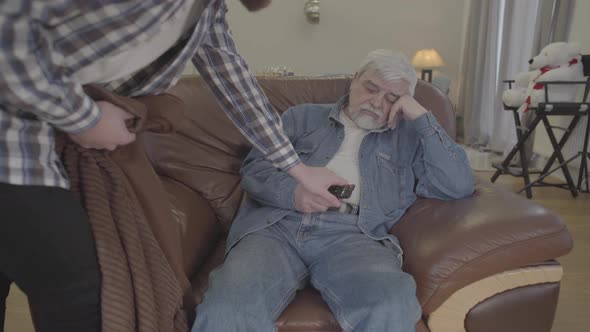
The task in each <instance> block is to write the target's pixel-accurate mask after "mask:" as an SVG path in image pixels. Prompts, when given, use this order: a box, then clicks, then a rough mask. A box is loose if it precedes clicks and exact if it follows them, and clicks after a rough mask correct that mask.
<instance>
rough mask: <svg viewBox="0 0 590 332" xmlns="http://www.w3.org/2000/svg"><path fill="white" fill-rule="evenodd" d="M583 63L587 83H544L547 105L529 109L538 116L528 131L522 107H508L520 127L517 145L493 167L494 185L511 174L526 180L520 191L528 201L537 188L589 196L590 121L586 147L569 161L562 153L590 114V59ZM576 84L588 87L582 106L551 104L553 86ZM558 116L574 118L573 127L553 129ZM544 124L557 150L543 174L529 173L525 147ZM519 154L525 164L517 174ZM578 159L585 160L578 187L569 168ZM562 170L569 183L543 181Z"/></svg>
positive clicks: (571, 125)
mask: <svg viewBox="0 0 590 332" xmlns="http://www.w3.org/2000/svg"><path fill="white" fill-rule="evenodd" d="M582 63H583V66H584V76H587V77H588V78H587V79H586V80H585V81H579V82H572V81H565V82H564V81H559V82H543V83H542V84H543V85H544V87H543V89H544V92H545V102H544V103H539V105H538V106H537V107H530V108H529V111H530V112H535V118H534V119H533V121H532V122H531V123H530V125H528V126H526V127H523V126H522V125H521V122H520V117H519V115H518V112H517V110H518V107H509V106H506V105H504V109H505V110H507V111H512V113H513V115H514V122H515V124H516V137H517V143H516V145H515V146H514V148H512V150H511V151H510V153H509V154H508V155H507V156H506V158H505V159H504V160H503V161H502V163H500V164H494V165H493V166H494V168H496V172H495V173H494V175H493V176H492V179H491V181H492V182H495V181H496V179H498V177H499V176H500V175H503V174H510V175H512V176H517V177H523V178H524V184H525V186H524V187H523V188H522V189H520V190H519V192H522V191H526V196H527V198H531V197H532V196H533V194H532V190H531V188H532V187H534V186H543V187H546V186H551V187H558V188H563V189H568V190H569V191H570V192H571V193H572V196H574V197H576V196H577V195H578V192H585V193H588V192H590V188H589V186H590V184H589V177H588V166H589V165H588V160H590V153H589V152H588V143H589V142H588V140H589V135H590V120H588V121H586V127H585V132H584V144H583V148H582V151H579V152H578V153H577V154H576V155H575V156H573V157H571V158H569V159H568V160H565V158H564V157H563V154H562V153H561V150H562V149H563V147H564V146H565V144H566V143H567V140H568V139H569V137H570V135H571V134H572V132H573V130H574V129H575V127H576V125H577V124H578V122H579V121H580V119H581V118H582V117H588V114H589V112H590V103H589V102H588V93H589V91H590V55H584V56H582ZM504 82H506V83H508V87H509V89H511V88H512V83H513V82H514V81H513V80H508V81H504ZM572 84H573V85H581V86H582V85H583V86H584V87H585V88H584V96H583V98H582V102H579V103H576V102H551V101H550V100H549V89H550V86H552V85H572ZM556 115H559V116H564V115H565V116H572V117H573V118H572V120H571V121H570V124H569V125H568V127H567V128H563V127H558V126H552V125H551V124H550V123H549V118H548V117H550V116H556ZM541 122H543V125H544V127H545V130H546V131H547V136H549V140H550V141H551V145H552V146H553V153H552V155H551V157H550V158H549V160H548V161H547V163H546V164H545V167H544V168H543V170H541V171H533V172H531V171H530V170H529V165H528V159H527V156H526V155H525V151H524V144H525V142H526V140H527V139H528V138H529V137H530V135H531V134H532V133H533V131H534V130H535V128H536V127H537V125H538V124H539V123H541ZM554 129H560V130H563V131H564V133H563V136H562V137H561V139H560V140H559V141H558V140H557V138H556V137H555V133H554V132H553V130H554ZM516 153H519V155H520V161H521V162H520V164H521V165H520V166H521V169H520V170H517V169H515V168H514V167H511V166H510V163H511V161H512V159H513V158H514V156H515V155H516ZM578 157H581V158H582V159H581V163H580V171H579V174H578V181H577V184H574V180H573V178H572V176H571V173H570V171H569V168H568V164H569V163H570V162H572V161H574V160H576V159H577V158H578ZM556 160H558V161H559V165H557V166H556V167H555V168H553V169H552V168H551V167H552V166H553V164H554V163H555V161H556ZM559 169H561V170H562V171H563V174H564V176H565V180H566V182H565V183H557V184H555V183H546V182H544V181H543V180H544V179H545V178H546V177H547V176H549V175H551V174H552V173H554V172H555V171H557V170H559ZM535 173H536V174H539V177H538V178H537V179H536V180H535V181H531V180H530V174H535ZM583 184H585V188H584V186H583Z"/></svg>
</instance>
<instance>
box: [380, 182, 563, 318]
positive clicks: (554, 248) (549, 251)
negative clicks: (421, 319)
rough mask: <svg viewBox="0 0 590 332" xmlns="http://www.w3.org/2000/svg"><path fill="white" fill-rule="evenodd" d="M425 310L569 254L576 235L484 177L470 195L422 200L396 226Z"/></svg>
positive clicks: (407, 267)
mask: <svg viewBox="0 0 590 332" xmlns="http://www.w3.org/2000/svg"><path fill="white" fill-rule="evenodd" d="M392 233H393V234H395V235H396V236H397V237H398V238H399V240H400V243H401V246H402V248H404V255H405V258H404V270H405V271H406V272H408V273H410V274H411V275H412V276H413V277H414V278H415V280H416V284H417V296H418V299H419V301H420V303H421V305H422V309H423V312H424V314H425V315H429V314H430V313H432V312H433V311H434V310H435V309H436V308H438V307H439V306H440V305H441V304H442V303H443V302H444V301H445V300H446V299H447V298H448V297H449V296H450V295H451V294H453V293H454V292H455V291H457V290H459V289H461V288H463V287H464V286H466V285H468V284H471V283H473V282H475V281H478V280H480V279H483V278H485V277H488V276H491V275H494V274H497V273H500V272H503V271H507V270H512V269H516V268H519V267H524V266H528V265H530V264H532V263H538V262H544V261H546V260H550V259H553V258H556V257H559V256H562V255H565V254H567V253H568V252H569V251H570V250H571V249H572V246H573V244H572V238H571V235H570V233H569V231H568V230H567V228H566V225H565V223H564V222H563V220H562V219H561V218H560V217H559V216H557V215H556V214H555V213H553V212H550V211H549V210H547V209H545V208H543V207H541V206H539V205H537V204H535V203H533V202H531V201H529V200H527V199H525V198H523V197H521V196H518V195H516V194H514V193H511V192H508V191H505V190H503V189H500V188H499V187H497V186H495V185H492V184H490V183H486V182H484V180H478V182H477V185H476V190H475V193H474V194H473V195H472V196H471V197H469V198H465V199H461V200H455V201H441V200H435V199H419V200H418V201H417V202H416V203H414V205H412V207H410V209H409V210H408V211H407V212H406V214H405V215H404V216H403V217H402V219H401V220H400V221H399V222H398V223H396V225H395V226H394V227H393V229H392Z"/></svg>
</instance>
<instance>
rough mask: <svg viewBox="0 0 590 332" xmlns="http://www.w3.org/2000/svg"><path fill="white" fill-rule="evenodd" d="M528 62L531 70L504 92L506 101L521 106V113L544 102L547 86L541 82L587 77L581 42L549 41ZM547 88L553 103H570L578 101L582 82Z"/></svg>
mask: <svg viewBox="0 0 590 332" xmlns="http://www.w3.org/2000/svg"><path fill="white" fill-rule="evenodd" d="M529 64H530V66H529V68H530V69H531V71H530V72H527V73H520V74H518V76H517V77H516V80H515V83H514V85H513V86H512V89H510V90H506V91H504V94H503V95H502V101H503V102H504V104H506V105H507V106H512V107H519V109H518V110H519V112H527V111H528V108H529V107H536V106H537V105H538V104H539V102H544V101H545V88H544V86H543V84H539V82H548V81H583V80H584V69H583V66H582V56H581V55H580V45H579V44H578V43H565V42H558V43H552V44H549V45H547V46H545V47H544V48H543V50H541V53H540V54H539V55H537V56H536V57H534V58H532V59H530V60H529ZM547 89H548V92H549V101H550V102H567V101H575V98H576V94H577V91H578V89H579V85H575V84H574V85H565V84H564V85H556V84H549V85H548V87H547Z"/></svg>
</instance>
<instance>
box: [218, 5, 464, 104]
mask: <svg viewBox="0 0 590 332" xmlns="http://www.w3.org/2000/svg"><path fill="white" fill-rule="evenodd" d="M227 2H228V7H229V13H228V21H229V24H230V27H231V28H232V31H233V33H234V37H235V40H236V44H237V46H238V50H239V51H240V53H241V54H242V56H244V58H245V59H246V61H247V62H248V64H249V65H250V68H251V70H252V72H256V71H259V70H262V69H264V68H265V67H267V66H287V67H290V68H292V69H293V70H294V71H295V73H296V74H297V75H321V74H335V73H338V74H341V73H347V74H348V73H353V72H354V71H355V70H356V69H357V67H358V65H359V64H360V62H361V61H362V59H363V58H364V56H365V55H366V54H367V53H368V52H369V51H371V50H373V49H377V48H391V49H398V50H401V51H403V52H404V53H405V54H406V55H407V56H408V57H410V58H411V57H412V56H413V55H414V53H415V52H416V51H417V50H418V49H422V48H435V49H437V50H438V51H439V53H440V54H441V56H442V57H443V59H444V60H445V61H446V63H447V66H446V67H444V68H441V72H442V73H443V74H445V75H446V76H449V77H450V78H451V80H452V81H453V82H456V81H457V76H458V72H459V60H460V54H461V42H462V38H461V37H462V25H463V8H464V3H465V0H442V1H440V0H439V1H437V0H413V1H412V0H370V1H367V0H364V1H360V0H321V4H320V6H321V19H320V23H319V24H317V25H313V24H310V23H308V22H307V21H306V18H305V15H304V13H303V8H304V4H305V1H304V0H275V1H273V3H272V4H271V5H270V7H269V8H267V9H265V10H263V11H261V12H258V13H249V12H247V11H246V10H245V9H244V8H243V6H242V5H241V4H240V3H239V1H238V0H228V1H227ZM451 91H452V92H453V94H452V95H454V94H455V93H456V91H454V90H453V89H452V88H451Z"/></svg>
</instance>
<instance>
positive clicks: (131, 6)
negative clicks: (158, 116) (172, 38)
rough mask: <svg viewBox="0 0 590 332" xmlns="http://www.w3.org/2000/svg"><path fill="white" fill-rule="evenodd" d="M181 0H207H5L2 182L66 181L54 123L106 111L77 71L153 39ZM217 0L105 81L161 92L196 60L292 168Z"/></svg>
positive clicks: (241, 124) (127, 89)
mask: <svg viewBox="0 0 590 332" xmlns="http://www.w3.org/2000/svg"><path fill="white" fill-rule="evenodd" d="M183 1H199V0H151V1H145V0H129V1H116V0H104V1H75V0H55V1H46V0H8V1H2V2H0V52H1V53H0V91H1V92H0V182H2V183H11V184H16V185H43V186H59V187H63V188H67V187H68V181H67V178H66V175H65V174H64V172H63V167H62V165H61V162H60V160H59V158H58V156H57V154H56V152H55V148H54V131H55V130H60V131H64V132H68V133H76V132H80V131H83V130H85V129H88V128H91V127H92V126H93V125H95V124H96V123H97V121H98V120H99V119H100V115H101V114H100V110H99V108H98V106H97V105H96V104H95V103H94V102H93V101H92V100H91V99H90V98H89V97H88V96H87V95H86V94H84V92H83V90H82V87H81V85H80V84H79V83H78V82H76V79H75V73H76V71H77V70H79V69H81V68H83V67H85V66H88V65H90V64H92V63H93V62H94V61H96V60H97V59H100V58H102V57H105V56H109V55H111V54H115V52H121V51H125V50H127V49H131V48H132V47H134V46H135V45H138V44H140V43H143V42H146V41H148V40H149V38H150V37H151V36H153V35H154V34H155V33H156V32H157V31H158V27H159V26H160V25H161V23H163V22H165V21H166V20H167V19H169V18H171V17H172V15H174V14H175V12H176V11H177V10H178V9H179V8H181V7H182V5H183ZM203 1H204V0H203ZM209 2H210V3H209V4H208V5H206V6H205V8H204V10H203V12H202V14H201V17H200V18H199V21H198V23H197V24H196V26H195V27H194V29H191V30H190V31H189V32H188V33H187V34H185V35H184V36H183V37H182V38H181V39H180V40H179V42H177V43H176V44H175V45H174V46H173V47H172V48H170V49H169V50H168V51H167V52H165V53H164V54H163V55H161V56H160V57H159V58H158V59H157V60H156V61H154V62H152V63H151V64H150V65H149V66H148V67H146V68H144V69H143V70H141V71H139V72H137V73H134V74H132V75H130V76H129V77H124V78H122V79H119V80H116V81H114V82H110V83H108V84H106V87H107V88H109V89H110V90H112V91H115V92H117V93H119V94H121V95H126V96H140V95H146V94H159V93H162V92H164V91H165V90H166V89H168V88H170V87H171V86H173V85H174V84H175V83H176V82H177V81H178V79H179V78H180V76H181V74H182V72H183V70H184V67H185V66H186V64H187V63H188V62H189V61H191V59H192V62H193V64H194V65H195V66H196V68H197V69H198V71H199V72H200V73H201V75H202V76H203V77H204V78H205V81H206V82H207V83H208V85H209V87H210V88H211V89H212V91H213V92H214V94H215V96H216V97H217V99H218V101H219V103H220V104H221V106H222V108H223V109H224V110H225V112H226V113H227V115H228V116H229V117H230V119H231V120H232V121H233V122H234V123H235V124H236V126H237V128H238V129H239V130H240V131H241V132H242V133H243V134H244V135H245V136H246V137H247V138H248V139H249V140H250V142H252V144H253V145H254V146H255V147H256V148H258V149H259V150H260V151H262V152H263V153H264V155H265V156H266V157H267V158H268V159H269V160H270V161H271V162H272V163H273V164H274V165H275V166H276V167H278V168H281V169H285V170H286V169H288V168H290V167H292V166H294V165H296V164H297V163H299V158H298V157H297V154H296V153H295V151H294V149H293V147H292V145H291V143H290V142H289V140H288V138H287V136H286V135H285V134H284V133H283V130H282V126H281V120H280V117H279V116H278V115H277V114H276V113H275V112H274V111H273V110H272V108H271V106H270V103H269V102H268V100H267V98H266V96H265V95H264V93H263V92H262V90H261V89H260V87H259V85H258V83H257V82H256V80H255V79H254V77H252V75H251V74H250V73H249V71H248V67H247V65H246V63H245V62H244V60H243V59H242V57H241V56H240V55H239V54H238V53H237V51H236V47H235V44H234V41H233V38H232V36H231V32H230V30H229V28H228V25H227V22H226V19H225V14H226V12H227V7H226V5H225V2H224V0H213V1H209Z"/></svg>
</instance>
